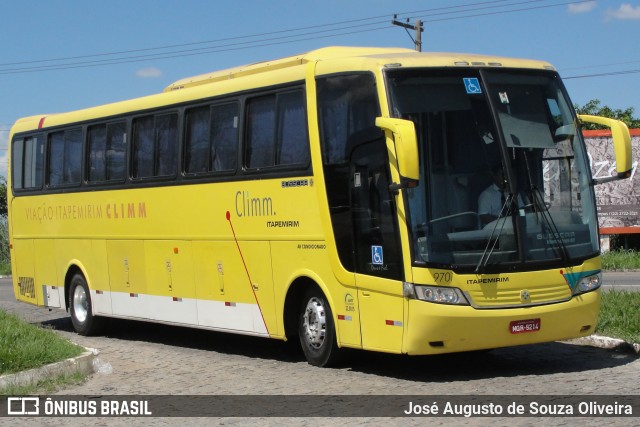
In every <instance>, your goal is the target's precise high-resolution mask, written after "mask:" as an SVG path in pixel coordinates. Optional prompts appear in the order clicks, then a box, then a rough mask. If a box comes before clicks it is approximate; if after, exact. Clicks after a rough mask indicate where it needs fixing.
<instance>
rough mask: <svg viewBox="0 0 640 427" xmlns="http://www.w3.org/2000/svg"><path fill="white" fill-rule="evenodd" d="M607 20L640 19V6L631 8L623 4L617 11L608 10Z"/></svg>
mask: <svg viewBox="0 0 640 427" xmlns="http://www.w3.org/2000/svg"><path fill="white" fill-rule="evenodd" d="M607 18H610V19H629V20H631V19H640V6H631V5H630V4H628V3H623V4H622V5H620V7H619V8H617V9H609V10H607Z"/></svg>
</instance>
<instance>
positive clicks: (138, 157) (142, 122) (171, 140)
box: [133, 114, 178, 178]
mask: <svg viewBox="0 0 640 427" xmlns="http://www.w3.org/2000/svg"><path fill="white" fill-rule="evenodd" d="M177 147H178V116H177V114H165V115H158V116H147V117H141V118H139V119H136V120H134V121H133V177H134V178H147V177H154V176H169V175H175V173H176V165H177V155H176V153H177Z"/></svg>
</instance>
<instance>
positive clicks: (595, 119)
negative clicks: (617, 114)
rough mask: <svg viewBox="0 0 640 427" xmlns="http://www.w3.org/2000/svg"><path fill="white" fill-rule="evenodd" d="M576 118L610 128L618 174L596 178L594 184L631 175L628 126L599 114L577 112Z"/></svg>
mask: <svg viewBox="0 0 640 427" xmlns="http://www.w3.org/2000/svg"><path fill="white" fill-rule="evenodd" d="M578 118H579V119H580V120H581V121H583V122H588V123H597V124H599V125H604V126H607V127H609V128H610V129H611V136H612V138H613V151H614V152H615V155H616V172H618V176H616V177H613V178H605V179H598V180H596V181H595V183H596V184H600V183H603V182H608V181H614V180H616V179H624V178H629V177H630V176H631V160H632V159H631V135H630V134H629V128H628V127H627V125H626V124H624V123H623V122H621V121H620V120H615V119H609V118H607V117H600V116H588V115H584V114H578Z"/></svg>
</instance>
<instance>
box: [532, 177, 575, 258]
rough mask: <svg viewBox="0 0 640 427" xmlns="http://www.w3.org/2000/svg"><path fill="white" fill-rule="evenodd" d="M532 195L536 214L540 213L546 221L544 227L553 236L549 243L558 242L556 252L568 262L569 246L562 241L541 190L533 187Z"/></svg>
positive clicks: (555, 247)
mask: <svg viewBox="0 0 640 427" xmlns="http://www.w3.org/2000/svg"><path fill="white" fill-rule="evenodd" d="M531 195H532V196H533V205H534V208H535V210H536V212H540V216H541V217H542V219H543V220H544V225H546V226H547V228H548V230H549V231H550V232H551V234H552V235H553V239H547V242H549V240H551V241H552V242H554V241H555V242H557V245H554V246H553V248H554V249H555V250H556V253H558V252H559V255H560V258H562V261H564V262H567V261H568V260H569V250H568V249H567V245H565V243H564V240H562V236H561V235H560V231H559V230H558V226H557V225H556V223H555V221H554V220H553V215H551V212H549V208H547V205H546V204H545V203H544V199H543V197H542V193H541V192H540V189H539V188H538V187H536V186H533V187H531ZM544 231H547V230H544Z"/></svg>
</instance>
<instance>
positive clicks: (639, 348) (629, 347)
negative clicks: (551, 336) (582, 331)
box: [566, 335, 640, 354]
mask: <svg viewBox="0 0 640 427" xmlns="http://www.w3.org/2000/svg"><path fill="white" fill-rule="evenodd" d="M566 342H567V343H569V344H576V345H588V346H591V347H598V348H604V349H608V350H616V351H620V352H624V353H635V354H640V344H638V343H633V344H632V343H629V342H626V341H624V340H621V339H618V338H610V337H603V336H601V335H589V336H588V337H582V338H575V339H572V340H568V341H566Z"/></svg>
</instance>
